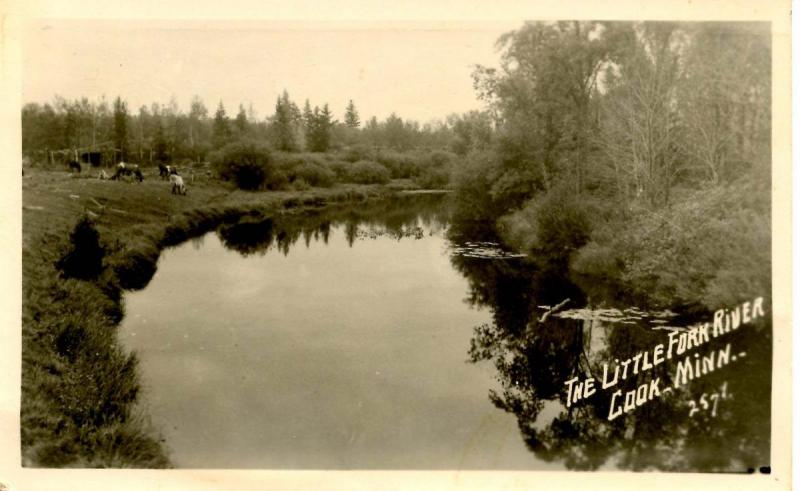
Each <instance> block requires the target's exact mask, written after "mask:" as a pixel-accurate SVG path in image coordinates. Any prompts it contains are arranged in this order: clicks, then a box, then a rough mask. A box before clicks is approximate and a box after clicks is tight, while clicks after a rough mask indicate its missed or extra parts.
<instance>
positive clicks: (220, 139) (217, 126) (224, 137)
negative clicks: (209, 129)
mask: <svg viewBox="0 0 800 491" xmlns="http://www.w3.org/2000/svg"><path fill="white" fill-rule="evenodd" d="M230 137H231V129H230V127H229V126H228V116H226V114H225V106H223V105H222V101H220V102H219V106H217V112H216V113H215V114H214V136H213V140H214V147H215V148H220V147H223V146H225V145H226V144H227V143H228V142H229V141H230Z"/></svg>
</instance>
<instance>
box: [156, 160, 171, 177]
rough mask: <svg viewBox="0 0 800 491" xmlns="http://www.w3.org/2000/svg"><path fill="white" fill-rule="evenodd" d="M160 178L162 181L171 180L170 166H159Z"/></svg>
mask: <svg viewBox="0 0 800 491" xmlns="http://www.w3.org/2000/svg"><path fill="white" fill-rule="evenodd" d="M158 177H160V178H162V179H168V178H169V166H168V165H165V164H161V163H160V164H158Z"/></svg>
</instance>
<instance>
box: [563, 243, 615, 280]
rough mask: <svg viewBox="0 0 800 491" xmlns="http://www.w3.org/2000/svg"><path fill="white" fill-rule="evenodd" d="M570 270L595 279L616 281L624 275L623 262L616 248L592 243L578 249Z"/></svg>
mask: <svg viewBox="0 0 800 491" xmlns="http://www.w3.org/2000/svg"><path fill="white" fill-rule="evenodd" d="M570 268H571V269H572V271H574V272H576V273H578V274H582V275H588V276H592V277H594V278H609V279H616V278H618V277H619V276H620V274H621V273H622V260H621V258H620V257H619V252H618V251H617V250H616V249H615V248H614V247H612V246H610V245H602V244H598V243H597V242H594V241H591V242H589V243H588V244H586V245H585V246H583V247H581V248H580V249H578V251H577V252H576V253H575V255H574V257H573V258H572V263H571V264H570Z"/></svg>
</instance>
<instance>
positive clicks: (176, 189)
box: [169, 174, 186, 196]
mask: <svg viewBox="0 0 800 491" xmlns="http://www.w3.org/2000/svg"><path fill="white" fill-rule="evenodd" d="M169 182H170V183H171V184H172V194H182V195H184V196H185V195H186V184H184V183H183V178H182V177H181V176H179V175H178V174H172V175H170V176H169Z"/></svg>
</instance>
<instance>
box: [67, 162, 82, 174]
mask: <svg viewBox="0 0 800 491" xmlns="http://www.w3.org/2000/svg"><path fill="white" fill-rule="evenodd" d="M69 171H70V172H72V171H75V172H77V173H78V174H80V173H81V164H79V163H78V162H77V161H75V160H70V161H69Z"/></svg>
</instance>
